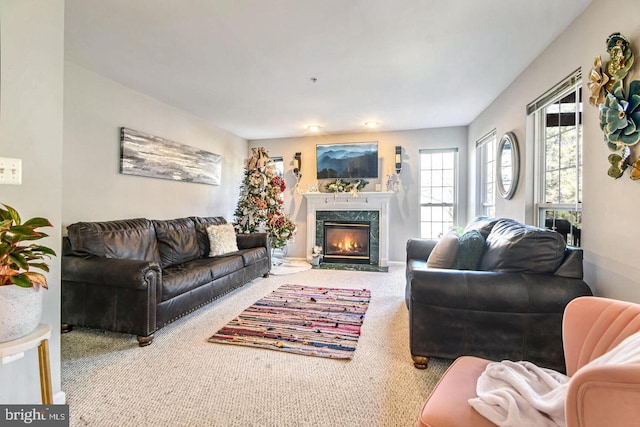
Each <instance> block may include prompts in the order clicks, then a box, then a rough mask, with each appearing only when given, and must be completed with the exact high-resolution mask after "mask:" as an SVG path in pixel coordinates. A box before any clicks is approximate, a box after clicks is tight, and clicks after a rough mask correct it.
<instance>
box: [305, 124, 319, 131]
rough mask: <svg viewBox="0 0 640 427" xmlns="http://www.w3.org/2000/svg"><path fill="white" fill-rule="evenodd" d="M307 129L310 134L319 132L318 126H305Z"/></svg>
mask: <svg viewBox="0 0 640 427" xmlns="http://www.w3.org/2000/svg"><path fill="white" fill-rule="evenodd" d="M307 129H309V130H310V131H311V132H318V131H319V130H320V126H318V125H309V126H307Z"/></svg>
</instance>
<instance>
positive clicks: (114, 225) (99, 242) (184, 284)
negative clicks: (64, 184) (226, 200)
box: [61, 217, 271, 346]
mask: <svg viewBox="0 0 640 427" xmlns="http://www.w3.org/2000/svg"><path fill="white" fill-rule="evenodd" d="M224 223H226V221H225V219H224V218H222V217H189V218H180V219H173V220H162V221H161V220H149V219H145V218H136V219H127V220H118V221H105V222H80V223H76V224H72V225H70V226H68V227H67V230H68V236H66V237H65V238H64V244H63V256H62V313H61V321H62V324H63V327H62V328H63V331H69V330H71V328H72V326H73V325H77V326H86V327H92V328H99V329H105V330H110V331H115V332H124V333H130V334H135V335H137V339H138V342H139V345H140V346H145V345H148V344H150V343H151V341H152V340H153V336H154V333H155V332H156V330H158V329H159V328H161V327H163V326H164V325H166V324H168V323H170V322H172V321H173V320H175V319H177V318H179V317H181V316H183V315H185V314H187V313H190V312H192V311H193V310H195V309H197V308H199V307H202V306H203V305H205V304H207V303H209V302H211V301H213V300H215V299H216V298H219V297H220V296H222V295H224V294H226V293H228V292H230V291H232V290H233V289H235V288H238V287H240V286H242V285H244V284H246V283H247V282H249V281H251V280H253V279H255V278H257V277H260V276H265V277H266V276H268V275H269V271H270V269H271V241H270V238H269V237H268V235H267V234H266V233H252V234H238V235H237V236H236V238H237V245H238V249H239V250H238V251H237V252H231V253H228V254H225V255H220V256H215V257H209V256H208V255H209V247H210V246H209V236H208V234H207V229H206V228H207V226H209V225H220V224H224Z"/></svg>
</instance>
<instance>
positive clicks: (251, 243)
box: [236, 233, 271, 251]
mask: <svg viewBox="0 0 640 427" xmlns="http://www.w3.org/2000/svg"><path fill="white" fill-rule="evenodd" d="M236 242H237V243H238V249H250V248H258V247H261V246H264V247H265V248H267V249H268V250H269V251H271V237H270V236H269V234H268V233H246V234H244V233H240V234H236Z"/></svg>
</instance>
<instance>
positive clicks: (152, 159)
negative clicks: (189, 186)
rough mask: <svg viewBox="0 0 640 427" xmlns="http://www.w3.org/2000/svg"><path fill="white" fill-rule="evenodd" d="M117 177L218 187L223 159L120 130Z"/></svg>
mask: <svg viewBox="0 0 640 427" xmlns="http://www.w3.org/2000/svg"><path fill="white" fill-rule="evenodd" d="M120 173H123V174H127V175H139V176H147V177H151V178H161V179H171V180H175V181H185V182H198V183H202V184H209V185H220V181H221V176H222V156H221V155H219V154H214V153H210V152H208V151H205V150H201V149H199V148H195V147H191V146H189V145H185V144H181V143H179V142H175V141H171V140H168V139H164V138H160V137H158V136H153V135H149V134H146V133H144V132H139V131H136V130H133V129H129V128H126V127H123V128H121V129H120Z"/></svg>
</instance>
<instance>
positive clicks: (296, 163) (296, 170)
mask: <svg viewBox="0 0 640 427" xmlns="http://www.w3.org/2000/svg"><path fill="white" fill-rule="evenodd" d="M300 169H302V153H300V152H298V153H296V154H295V155H294V156H293V174H294V175H295V177H296V178H297V179H300V178H302V174H301V173H300Z"/></svg>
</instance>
